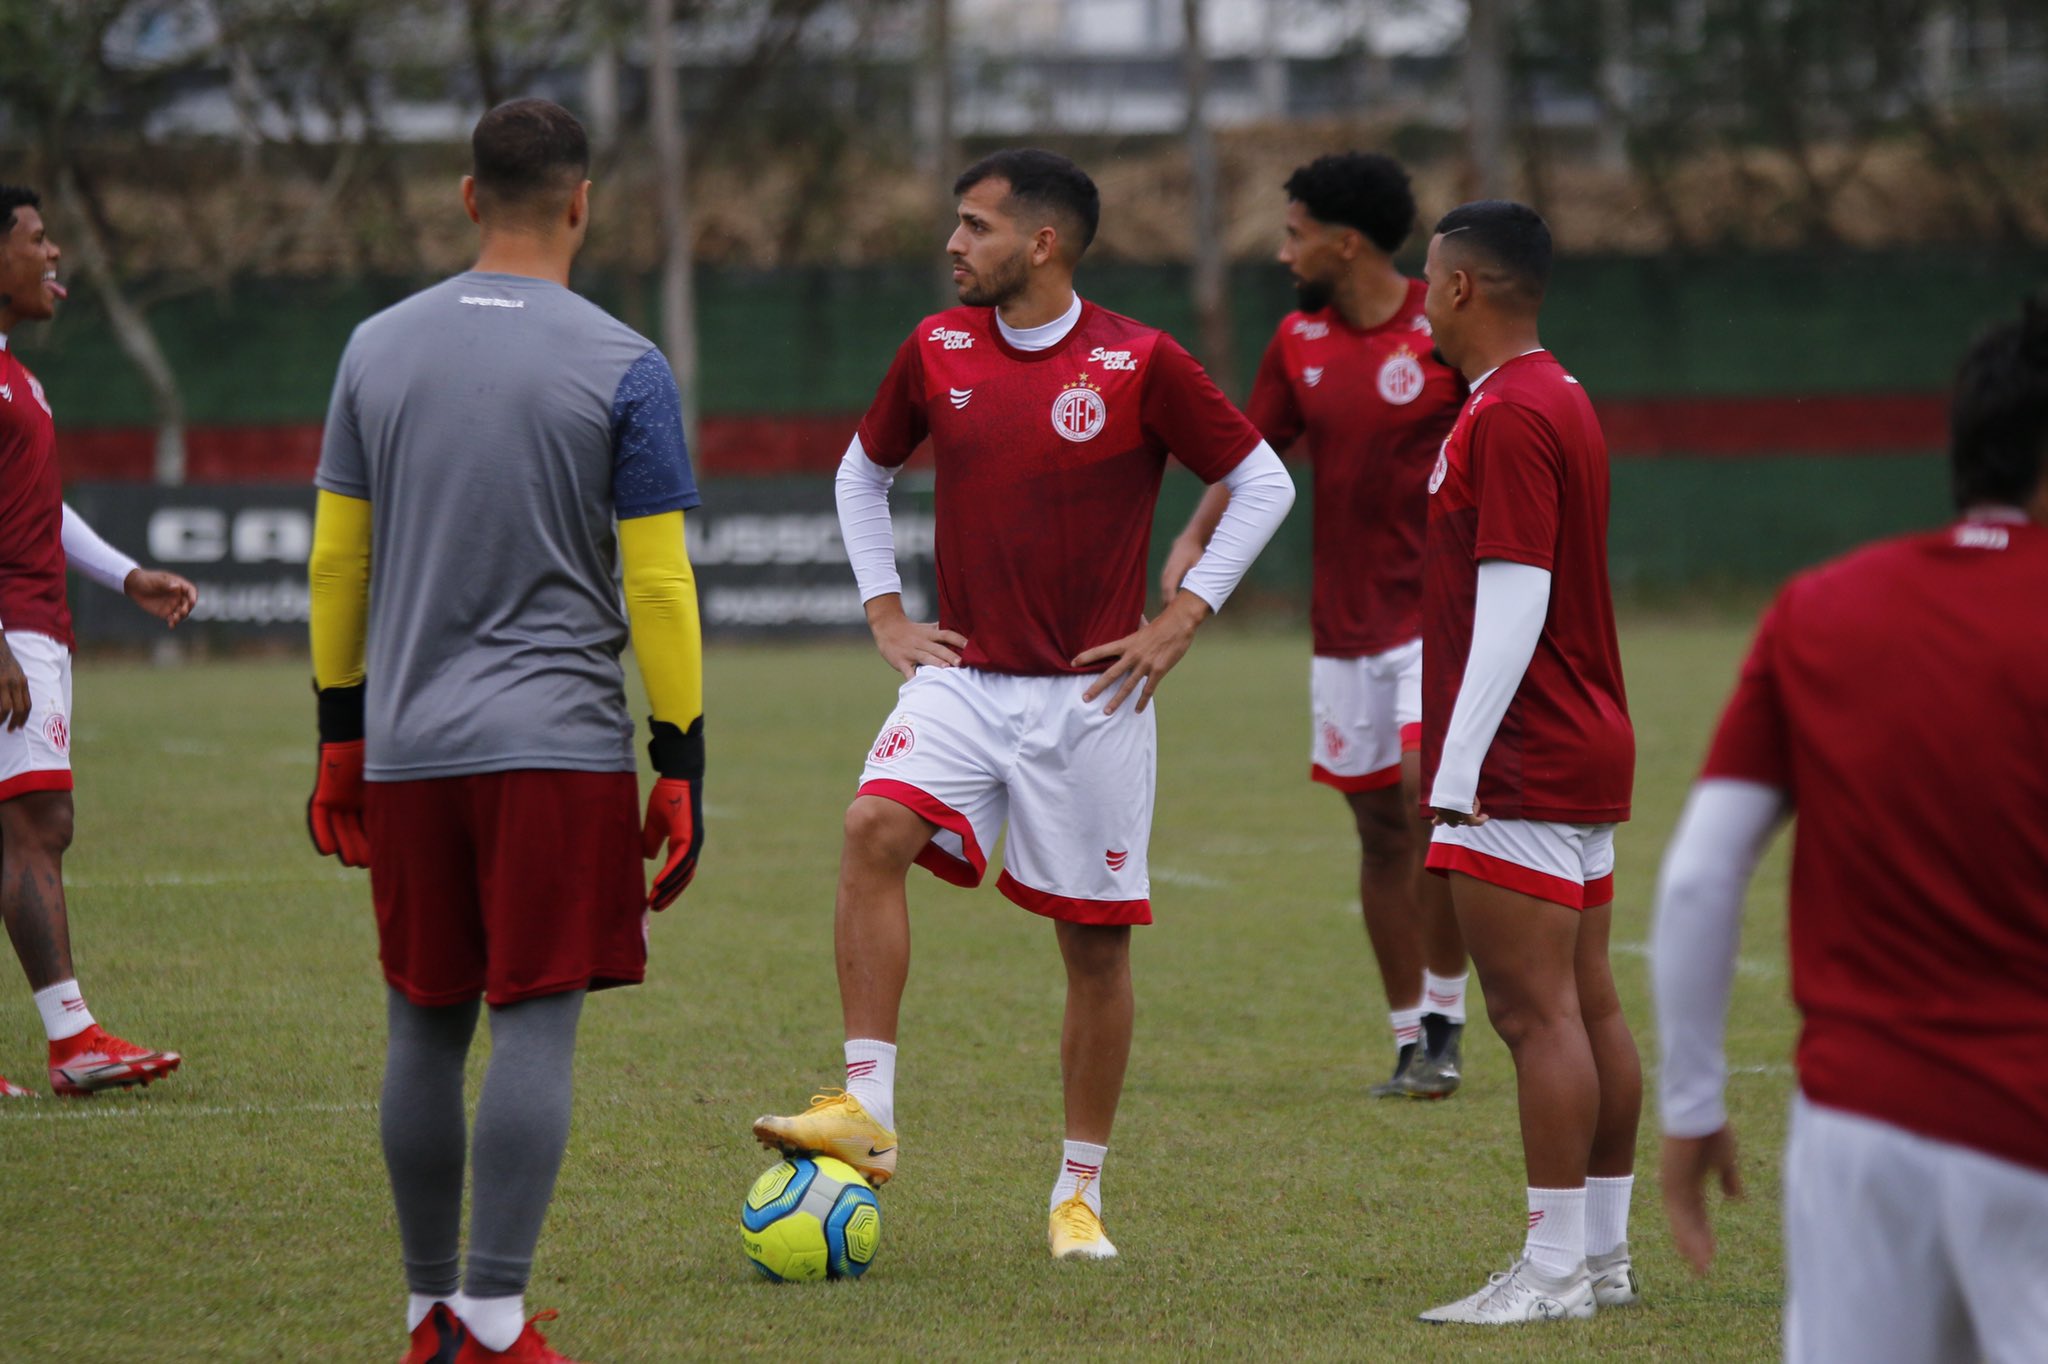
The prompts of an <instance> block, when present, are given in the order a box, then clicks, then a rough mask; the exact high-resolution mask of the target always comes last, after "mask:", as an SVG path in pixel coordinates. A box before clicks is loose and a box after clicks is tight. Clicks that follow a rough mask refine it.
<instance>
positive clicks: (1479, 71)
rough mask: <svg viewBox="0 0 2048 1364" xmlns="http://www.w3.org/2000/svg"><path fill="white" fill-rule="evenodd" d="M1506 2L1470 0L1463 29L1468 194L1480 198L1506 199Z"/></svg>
mask: <svg viewBox="0 0 2048 1364" xmlns="http://www.w3.org/2000/svg"><path fill="white" fill-rule="evenodd" d="M1507 4H1508V0H1471V17H1470V18H1469V19H1468V20H1467V21H1466V27H1465V103H1466V106H1467V108H1468V109H1469V111H1470V112H1469V115H1468V119H1467V123H1466V134H1465V142H1466V148H1467V153H1468V155H1469V156H1470V158H1471V161H1472V189H1473V192H1474V193H1475V194H1476V195H1477V196H1478V197H1479V198H1481V199H1504V198H1506V197H1507V195H1508V192H1509V180H1508V152H1507V144H1508V54H1507V14H1506V10H1507Z"/></svg>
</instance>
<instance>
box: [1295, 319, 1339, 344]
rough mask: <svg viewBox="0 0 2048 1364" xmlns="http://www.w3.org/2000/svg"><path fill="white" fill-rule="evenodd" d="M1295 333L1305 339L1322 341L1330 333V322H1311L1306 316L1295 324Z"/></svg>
mask: <svg viewBox="0 0 2048 1364" xmlns="http://www.w3.org/2000/svg"><path fill="white" fill-rule="evenodd" d="M1294 334H1295V335H1296V336H1298V337H1300V338H1301V339H1302V340H1304V341H1320V340H1322V339H1323V338H1324V337H1326V336H1328V335H1329V334H1330V324H1329V323H1327V322H1311V321H1309V320H1308V319H1307V318H1305V317H1304V318H1301V319H1300V320H1299V321H1297V322H1296V323H1295V324H1294Z"/></svg>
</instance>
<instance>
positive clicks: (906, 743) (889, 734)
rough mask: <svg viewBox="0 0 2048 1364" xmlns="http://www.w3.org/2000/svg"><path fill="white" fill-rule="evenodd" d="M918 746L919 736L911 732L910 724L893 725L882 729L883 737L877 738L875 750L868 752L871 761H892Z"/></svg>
mask: <svg viewBox="0 0 2048 1364" xmlns="http://www.w3.org/2000/svg"><path fill="white" fill-rule="evenodd" d="M916 746H917V736H916V735H915V734H912V733H911V732H910V726H909V725H891V726H889V727H888V728H887V729H885V730H883V731H882V737H881V738H879V739H877V740H875V749H874V752H872V753H870V754H868V759H869V761H871V762H878V763H892V762H895V761H896V760H897V759H898V758H900V757H902V756H903V755H904V754H906V753H908V752H910V750H911V749H913V748H915V747H916Z"/></svg>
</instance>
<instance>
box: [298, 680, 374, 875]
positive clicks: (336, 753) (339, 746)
mask: <svg viewBox="0 0 2048 1364" xmlns="http://www.w3.org/2000/svg"><path fill="white" fill-rule="evenodd" d="M315 691H316V693H317V695H318V697H319V705H320V774H319V776H318V777H317V778H316V779H315V781H314V783H313V796H312V799H310V800H308V801H307V802H306V829H307V831H308V832H309V833H311V834H312V835H313V846H314V847H315V848H317V849H319V851H320V855H321V856H323V857H339V858H340V859H341V864H342V865H343V866H345V867H367V866H369V865H370V839H369V836H368V835H367V834H365V833H364V832H363V689H362V687H361V686H360V685H358V686H354V687H329V688H327V689H326V690H325V691H320V690H319V689H318V688H316V689H315Z"/></svg>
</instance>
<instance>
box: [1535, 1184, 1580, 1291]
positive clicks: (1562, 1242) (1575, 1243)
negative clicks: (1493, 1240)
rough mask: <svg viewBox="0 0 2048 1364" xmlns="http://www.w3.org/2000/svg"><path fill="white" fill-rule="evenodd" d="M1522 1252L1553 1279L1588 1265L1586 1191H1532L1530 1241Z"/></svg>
mask: <svg viewBox="0 0 2048 1364" xmlns="http://www.w3.org/2000/svg"><path fill="white" fill-rule="evenodd" d="M1522 1253H1523V1254H1524V1255H1526V1256H1528V1257H1529V1260H1530V1262H1531V1263H1532V1264H1534V1265H1535V1266H1536V1267H1537V1268H1538V1269H1540V1270H1542V1271H1543V1272H1544V1273H1545V1274H1548V1275H1549V1276H1550V1277H1551V1278H1553V1279H1561V1278H1563V1277H1564V1276H1565V1275H1567V1274H1570V1273H1572V1272H1573V1271H1574V1270H1576V1269H1577V1268H1578V1267H1579V1266H1580V1265H1582V1264H1584V1263H1585V1262H1586V1191H1585V1190H1584V1189H1531V1190H1529V1239H1528V1240H1526V1241H1524V1242H1523V1243H1522Z"/></svg>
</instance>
